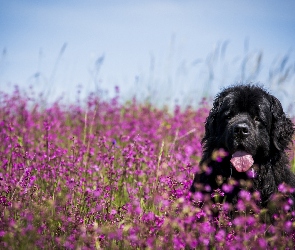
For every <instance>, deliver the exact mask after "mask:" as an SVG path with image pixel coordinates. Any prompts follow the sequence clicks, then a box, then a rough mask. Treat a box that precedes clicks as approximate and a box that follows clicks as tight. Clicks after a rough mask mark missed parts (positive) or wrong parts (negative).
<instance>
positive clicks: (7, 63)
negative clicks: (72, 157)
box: [0, 0, 295, 101]
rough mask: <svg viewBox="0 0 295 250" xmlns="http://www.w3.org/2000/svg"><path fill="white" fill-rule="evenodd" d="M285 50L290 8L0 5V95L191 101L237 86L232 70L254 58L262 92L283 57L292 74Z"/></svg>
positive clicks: (183, 1) (253, 4) (103, 0)
mask: <svg viewBox="0 0 295 250" xmlns="http://www.w3.org/2000/svg"><path fill="white" fill-rule="evenodd" d="M294 47H295V1H291V0H290V1H284V0H283V1H275V0H268V1H266V0H265V1H263V0H261V1H257V0H249V1H233V0H232V1H228V0H225V1H219V0H215V1H190V0H174V1H169V0H166V1H155V0H137V1H135V0H134V1H132V0H125V1H119V0H115V1H114V0H96V1H94V0H84V1H76V0H58V1H57V0H51V1H43V0H14V1H7V0H0V50H1V57H0V88H1V90H8V89H9V88H10V87H9V86H12V85H13V84H18V85H20V86H22V87H24V86H29V85H34V87H35V88H36V89H38V88H39V89H40V90H44V91H48V93H50V95H53V96H58V95H61V94H62V93H66V95H67V96H68V97H69V98H72V97H73V96H74V95H75V93H76V90H77V88H76V86H77V85H81V86H82V87H83V90H84V91H91V90H95V88H98V89H104V90H108V92H109V94H110V95H111V94H112V93H113V89H114V86H116V85H118V86H119V87H120V89H121V93H122V95H123V96H125V97H126V98H130V97H131V96H132V95H133V94H137V96H138V97H139V98H144V97H145V96H147V95H150V96H152V98H158V101H159V100H168V99H169V98H170V101H171V99H175V98H178V99H179V100H183V99H182V98H184V100H188V99H197V97H196V96H197V94H198V93H200V94H201V95H202V94H208V92H210V94H213V95H214V94H216V92H217V91H218V90H219V89H220V88H221V87H223V86H226V85H228V84H232V83H234V81H239V80H245V79H247V78H244V79H242V77H241V74H240V71H241V70H240V68H239V65H240V62H241V61H242V58H243V57H245V56H248V55H249V56H251V55H255V53H256V54H257V53H259V52H260V51H261V52H263V65H264V68H262V69H261V72H262V73H261V75H259V77H258V78H255V80H258V81H261V82H262V83H264V84H266V85H267V84H268V82H267V81H268V71H267V70H268V68H269V67H270V66H269V65H271V64H272V63H273V62H274V61H275V60H279V59H280V58H282V57H283V56H284V55H285V54H286V53H288V54H289V53H290V55H291V57H290V59H289V61H288V63H289V64H290V65H293V68H292V70H293V72H295V63H294V62H295V60H294V58H295V57H294V49H295V48H294ZM216 48H217V49H220V51H223V53H224V54H223V55H221V54H219V57H218V58H217V59H216V58H215V59H214V60H213V59H212V58H211V59H212V60H213V61H214V63H213V64H214V76H213V78H214V80H212V79H211V80H212V81H211V82H210V81H208V79H207V78H208V76H210V74H209V73H210V67H207V66H206V65H207V64H209V63H210V62H212V61H210V58H209V57H210V56H209V55H211V57H212V55H213V54H212V53H213V52H214V51H216ZM222 48H223V49H222ZM210 53H211V54H210ZM251 53H252V54H251ZM221 59H222V60H221ZM218 60H219V61H218ZM263 70H265V72H264V71H263ZM208 72H209V73H208ZM250 79H251V78H250ZM209 82H210V86H207V87H206V86H205V87H204V85H206V84H208V83H209ZM292 84H293V85H294V84H295V80H294V77H293V78H292V79H288V81H287V83H286V84H285V86H286V87H285V90H286V89H287V92H288V93H291V92H292V93H293V92H294V94H295V88H294V90H293V85H292ZM294 86H295V85H294ZM281 96H283V94H281ZM281 98H283V97H281Z"/></svg>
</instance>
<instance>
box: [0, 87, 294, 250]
mask: <svg viewBox="0 0 295 250" xmlns="http://www.w3.org/2000/svg"><path fill="white" fill-rule="evenodd" d="M207 114H208V105H206V103H202V104H201V105H200V108H198V109H197V110H196V109H192V108H187V109H185V110H183V109H180V108H179V107H176V108H175V109H174V111H173V112H171V111H169V110H168V109H165V108H163V109H157V108H154V107H153V106H151V105H149V104H140V103H137V102H136V101H135V100H134V101H131V102H129V103H126V104H124V105H122V104H119V102H118V98H114V99H112V100H111V101H108V102H105V101H101V100H100V99H99V98H98V97H97V96H95V95H90V96H89V98H88V99H87V100H86V102H77V103H76V104H75V105H68V106H66V105H63V104H61V103H59V102H56V103H54V104H52V105H51V106H50V107H44V106H42V102H40V100H39V101H38V100H37V99H34V98H32V97H28V95H25V94H22V93H20V92H19V91H18V90H17V89H16V91H15V92H14V93H13V94H9V95H8V94H3V93H2V94H1V96H0V139H1V144H0V191H1V192H0V248H1V249H294V246H295V244H294V241H295V221H294V217H295V216H294V213H292V212H290V211H289V208H290V204H289V203H290V201H289V200H287V201H286V202H282V203H280V207H281V211H278V212H277V213H276V214H275V216H274V223H273V224H269V223H263V222H261V221H262V220H261V217H263V216H264V214H265V213H266V211H265V210H260V209H259V208H257V207H256V205H255V200H257V199H259V194H257V193H254V194H252V195H251V194H249V193H248V192H246V191H242V192H241V193H240V201H239V203H238V206H237V211H236V212H235V213H236V216H235V217H234V219H231V217H229V216H228V212H229V211H231V209H232V208H231V206H230V204H227V203H226V202H225V203H215V204H213V203H212V201H211V198H210V197H206V196H203V195H202V194H201V193H196V194H195V195H194V197H193V198H194V200H195V201H196V203H198V201H204V202H203V203H202V204H203V205H200V204H201V203H200V204H199V205H198V204H192V202H191V197H190V196H191V195H190V193H189V192H188V190H189V187H190V185H191V183H192V180H193V175H194V173H195V172H196V171H198V170H199V166H198V162H199V159H200V156H201V144H200V140H201V138H202V136H203V133H204V121H205V118H206V116H207ZM290 191H292V190H289V189H288V188H286V187H284V186H283V185H282V186H281V188H280V194H278V196H277V197H275V198H277V199H280V197H281V196H283V195H284V194H285V193H287V192H290ZM215 195H216V196H219V197H220V196H221V197H222V196H223V195H224V193H223V191H222V190H217V191H216V193H215ZM217 211H219V216H218V217H216V216H213V215H214V214H216V212H217Z"/></svg>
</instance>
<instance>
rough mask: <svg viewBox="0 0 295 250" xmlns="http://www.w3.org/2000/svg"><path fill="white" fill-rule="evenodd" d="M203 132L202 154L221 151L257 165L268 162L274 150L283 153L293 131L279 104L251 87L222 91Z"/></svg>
mask: <svg viewBox="0 0 295 250" xmlns="http://www.w3.org/2000/svg"><path fill="white" fill-rule="evenodd" d="M205 128H206V132H205V137H204V139H203V145H204V149H205V151H207V152H208V153H210V152H212V150H214V149H218V148H223V149H225V150H226V151H227V152H228V153H229V154H230V155H234V154H235V153H236V152H244V154H249V155H250V156H251V157H253V159H254V161H255V162H256V163H261V162H263V161H266V160H267V159H269V158H270V157H271V154H273V153H274V151H275V150H277V151H281V150H285V149H286V148H287V146H288V144H289V142H290V141H291V139H292V135H293V131H294V129H293V124H292V122H291V120H290V119H288V118H287V117H286V115H285V113H284V112H283V109H282V106H281V104H280V102H279V101H278V100H277V99H276V98H275V97H274V96H272V95H270V94H268V93H267V92H266V91H264V90H263V89H262V88H260V87H256V86H252V85H246V86H244V85H243V86H242V85H240V86H235V87H231V88H228V89H225V90H224V91H222V92H221V93H220V94H219V95H218V96H217V97H216V99H215V101H214V104H213V108H212V110H211V111H210V114H209V117H208V118H207V121H206V126H205Z"/></svg>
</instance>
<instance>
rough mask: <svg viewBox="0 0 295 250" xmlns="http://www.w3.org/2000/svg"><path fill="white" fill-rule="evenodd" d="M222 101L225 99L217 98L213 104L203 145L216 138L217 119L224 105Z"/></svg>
mask: <svg viewBox="0 0 295 250" xmlns="http://www.w3.org/2000/svg"><path fill="white" fill-rule="evenodd" d="M222 100H223V97H221V96H217V97H216V98H215V100H214V102H213V107H212V108H211V110H210V112H209V115H208V117H207V119H206V123H205V136H204V138H203V141H202V142H203V143H206V141H208V140H210V138H211V139H212V138H213V137H214V136H215V133H216V126H217V124H216V117H217V115H218V112H219V109H220V106H221V104H222Z"/></svg>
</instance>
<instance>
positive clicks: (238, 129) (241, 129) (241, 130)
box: [234, 123, 250, 136]
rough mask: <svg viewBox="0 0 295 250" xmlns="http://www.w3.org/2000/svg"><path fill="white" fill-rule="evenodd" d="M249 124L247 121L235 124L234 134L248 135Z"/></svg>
mask: <svg viewBox="0 0 295 250" xmlns="http://www.w3.org/2000/svg"><path fill="white" fill-rule="evenodd" d="M249 130H250V129H249V126H248V125H247V124H246V123H239V124H237V125H235V126H234V134H235V135H237V136H248V135H249V134H250V131H249Z"/></svg>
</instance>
